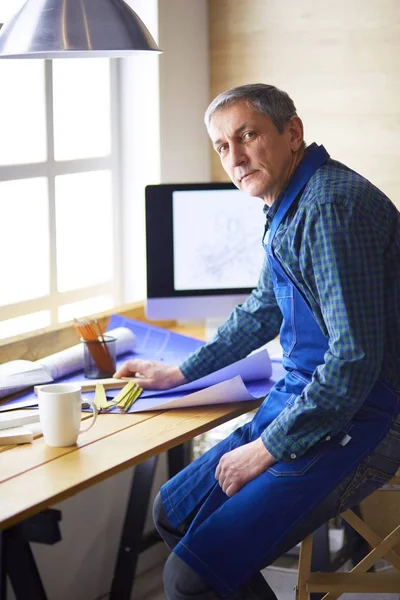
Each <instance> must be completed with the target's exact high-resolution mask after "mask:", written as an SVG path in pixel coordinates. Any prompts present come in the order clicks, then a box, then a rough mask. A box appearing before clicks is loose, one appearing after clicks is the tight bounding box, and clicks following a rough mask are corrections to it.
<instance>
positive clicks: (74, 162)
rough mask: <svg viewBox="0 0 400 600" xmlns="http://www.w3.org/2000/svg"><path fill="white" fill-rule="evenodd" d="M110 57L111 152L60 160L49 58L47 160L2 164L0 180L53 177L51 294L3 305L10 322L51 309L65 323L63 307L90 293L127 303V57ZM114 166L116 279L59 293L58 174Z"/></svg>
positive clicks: (0, 311)
mask: <svg viewBox="0 0 400 600" xmlns="http://www.w3.org/2000/svg"><path fill="white" fill-rule="evenodd" d="M108 60H109V69H110V126H111V151H110V154H109V155H108V156H101V157H93V158H78V159H71V160H61V161H56V160H55V158H54V121H53V116H54V108H53V61H52V60H45V61H44V85H45V113H46V122H45V126H46V131H45V135H46V146H47V158H46V160H45V161H42V162H38V163H24V164H16V165H0V181H10V180H21V179H30V178H36V177H43V178H46V180H47V190H48V211H49V244H50V248H49V275H50V288H49V293H48V294H47V295H45V296H41V297H38V298H32V299H29V300H23V301H20V302H17V303H13V304H7V305H4V306H1V307H0V320H1V321H4V320H8V319H13V318H16V317H22V316H24V315H27V314H30V313H34V312H37V311H43V310H46V311H49V313H50V323H49V324H50V325H54V324H56V323H58V322H59V319H58V309H59V307H60V306H62V305H64V304H69V303H73V302H79V301H80V300H85V299H88V298H90V297H96V296H101V295H104V294H110V295H112V296H113V305H114V306H117V305H118V304H120V303H121V290H122V286H121V267H120V265H121V244H120V243H119V241H118V240H119V239H120V236H121V230H122V228H121V196H122V190H121V180H122V173H121V117H120V114H119V111H118V106H119V104H120V97H121V59H118V58H113V59H108ZM100 170H109V171H110V173H111V180H112V210H113V223H112V237H113V275H112V279H111V280H109V281H107V282H103V283H99V284H97V285H92V286H88V287H85V288H79V289H76V290H69V291H66V292H59V291H58V290H57V263H56V261H57V258H56V214H55V212H56V211H55V178H56V177H57V176H59V175H66V174H75V173H83V172H89V171H100ZM109 233H110V232H109V231H108V234H109Z"/></svg>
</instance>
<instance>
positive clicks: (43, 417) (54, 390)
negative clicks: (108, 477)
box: [37, 383, 97, 447]
mask: <svg viewBox="0 0 400 600" xmlns="http://www.w3.org/2000/svg"><path fill="white" fill-rule="evenodd" d="M37 393H38V400H39V420H40V424H41V426H42V431H43V437H44V441H45V442H46V444H47V445H48V446H56V447H64V446H73V445H74V444H76V442H77V439H78V435H79V434H80V433H82V432H84V431H88V430H89V429H90V428H91V427H92V426H93V425H94V422H95V421H96V419H97V408H96V405H95V404H94V403H93V402H92V401H91V400H82V398H81V386H80V385H79V384H77V383H54V384H50V385H42V386H40V387H39V388H38V390H37ZM83 404H89V405H90V407H91V409H92V411H93V415H92V419H91V421H90V423H89V426H88V427H84V428H83V429H81V428H80V426H81V410H82V405H83Z"/></svg>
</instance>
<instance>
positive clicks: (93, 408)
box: [79, 400, 98, 433]
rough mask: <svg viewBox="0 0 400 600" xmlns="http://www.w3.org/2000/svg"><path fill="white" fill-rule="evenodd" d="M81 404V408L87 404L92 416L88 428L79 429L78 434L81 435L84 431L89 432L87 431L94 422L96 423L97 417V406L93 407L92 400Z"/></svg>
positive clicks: (83, 401)
mask: <svg viewBox="0 0 400 600" xmlns="http://www.w3.org/2000/svg"><path fill="white" fill-rule="evenodd" d="M81 404H82V406H83V405H84V404H89V405H90V408H91V409H92V412H93V414H92V418H91V420H90V423H89V426H88V427H84V428H83V429H82V428H81V429H80V430H79V433H83V432H84V431H89V429H90V428H91V427H93V425H94V424H95V421H96V419H97V415H98V411H97V406H96V405H95V403H94V402H92V400H82V401H81Z"/></svg>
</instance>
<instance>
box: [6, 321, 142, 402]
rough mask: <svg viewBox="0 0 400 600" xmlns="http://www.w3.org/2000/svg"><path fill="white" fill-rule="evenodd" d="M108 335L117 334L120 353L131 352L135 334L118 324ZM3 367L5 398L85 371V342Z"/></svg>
mask: <svg viewBox="0 0 400 600" xmlns="http://www.w3.org/2000/svg"><path fill="white" fill-rule="evenodd" d="M105 335H111V336H113V337H115V339H116V341H117V342H116V354H117V356H120V355H121V354H125V352H132V351H133V349H134V347H135V342H136V340H135V334H134V333H133V331H131V330H130V329H128V328H127V327H117V328H116V329H112V330H110V331H106V332H105ZM1 366H2V367H4V374H3V380H4V381H3V382H2V379H1V369H0V398H4V397H5V396H8V395H9V394H13V393H15V392H19V391H22V390H24V389H26V388H28V387H31V386H32V385H35V384H38V383H47V382H50V381H53V380H55V379H59V378H60V377H65V376H66V375H70V374H71V373H74V372H76V371H80V370H82V369H83V344H76V346H72V347H71V348H66V349H65V350H61V351H60V352H56V353H55V354H50V355H49V356H45V357H43V358H41V359H40V360H37V361H35V362H31V361H25V360H20V361H18V360H16V361H11V362H10V363H6V364H5V365H1ZM6 367H7V371H6Z"/></svg>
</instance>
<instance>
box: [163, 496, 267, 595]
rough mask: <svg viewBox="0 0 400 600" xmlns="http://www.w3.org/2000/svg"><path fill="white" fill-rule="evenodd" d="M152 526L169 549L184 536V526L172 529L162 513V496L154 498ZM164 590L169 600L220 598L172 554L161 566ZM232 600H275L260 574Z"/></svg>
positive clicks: (255, 575) (164, 513)
mask: <svg viewBox="0 0 400 600" xmlns="http://www.w3.org/2000/svg"><path fill="white" fill-rule="evenodd" d="M153 519H154V524H155V527H156V529H157V531H158V533H159V534H160V536H161V537H162V538H163V540H164V542H165V543H166V545H167V546H168V547H169V548H170V549H171V550H172V549H173V548H174V547H175V546H176V544H177V543H178V542H179V540H180V539H181V538H182V537H183V535H184V530H185V529H186V528H187V526H188V525H189V523H186V527H185V526H184V527H182V528H180V529H179V528H178V529H175V528H174V527H173V526H172V525H171V523H170V521H169V519H168V517H167V514H166V512H165V510H164V507H163V504H162V501H161V496H160V494H158V495H157V497H156V499H155V501H154V506H153ZM164 590H165V594H166V597H167V599H168V600H190V599H193V600H216V599H218V598H220V596H218V595H217V594H216V593H215V592H214V590H212V589H211V588H210V587H209V586H208V585H207V584H206V583H205V581H204V580H203V579H202V578H201V577H200V576H199V575H197V573H196V572H195V571H194V570H193V569H192V568H191V567H189V566H188V565H187V564H186V563H185V562H184V561H183V560H181V559H180V558H179V557H178V556H176V555H175V554H173V553H172V554H171V555H170V556H169V557H168V559H167V561H166V563H165V567H164ZM228 598H229V599H232V600H234V599H235V600H236V599H237V600H239V599H240V600H277V598H276V596H275V594H274V592H273V591H272V590H271V588H270V587H269V585H268V583H267V582H266V581H265V579H264V577H263V576H262V575H261V573H260V572H258V571H257V572H256V573H255V574H254V575H253V576H252V577H251V578H250V580H249V581H248V582H247V583H246V585H244V586H243V587H242V588H241V589H240V590H238V591H237V592H235V594H233V595H230V596H229V597H228Z"/></svg>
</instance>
